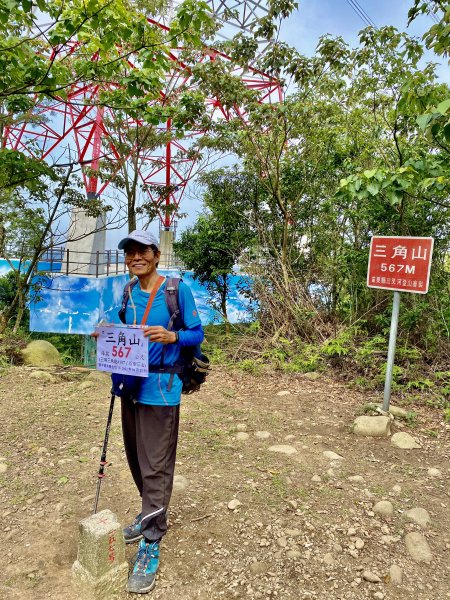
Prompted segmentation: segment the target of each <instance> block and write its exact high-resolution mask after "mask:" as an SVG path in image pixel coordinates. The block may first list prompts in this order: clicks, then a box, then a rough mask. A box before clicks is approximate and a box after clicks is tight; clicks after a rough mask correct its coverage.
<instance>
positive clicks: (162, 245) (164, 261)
mask: <svg viewBox="0 0 450 600" xmlns="http://www.w3.org/2000/svg"><path fill="white" fill-rule="evenodd" d="M173 240H174V231H173V229H160V230H159V249H160V250H161V258H160V261H159V266H160V267H161V269H170V268H171V267H174V266H176V262H177V261H176V259H175V255H174V253H173Z"/></svg>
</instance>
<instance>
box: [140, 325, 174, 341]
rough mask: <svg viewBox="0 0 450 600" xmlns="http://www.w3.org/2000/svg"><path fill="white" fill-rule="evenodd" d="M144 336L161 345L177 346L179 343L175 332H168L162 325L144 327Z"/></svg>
mask: <svg viewBox="0 0 450 600" xmlns="http://www.w3.org/2000/svg"><path fill="white" fill-rule="evenodd" d="M144 335H145V337H149V338H150V341H151V342H159V343H160V344H175V342H176V341H177V334H176V333H175V331H167V329H164V327H162V326H161V325H152V326H150V327H144Z"/></svg>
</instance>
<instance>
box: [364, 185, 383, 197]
mask: <svg viewBox="0 0 450 600" xmlns="http://www.w3.org/2000/svg"><path fill="white" fill-rule="evenodd" d="M367 191H368V192H369V194H372V196H376V195H377V194H378V192H379V191H380V186H379V185H378V183H375V182H371V183H369V185H368V186H367Z"/></svg>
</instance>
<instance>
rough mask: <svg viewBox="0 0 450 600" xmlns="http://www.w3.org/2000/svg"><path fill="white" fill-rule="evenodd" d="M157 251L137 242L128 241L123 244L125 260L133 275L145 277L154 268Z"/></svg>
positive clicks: (157, 255)
mask: <svg viewBox="0 0 450 600" xmlns="http://www.w3.org/2000/svg"><path fill="white" fill-rule="evenodd" d="M158 261H159V252H154V251H153V250H152V249H151V248H150V246H144V245H143V244H139V242H130V243H129V244H127V245H126V246H125V262H126V264H127V267H128V268H129V269H130V270H131V272H132V273H133V275H137V276H138V277H145V275H150V274H151V273H153V271H155V270H156V263H157V262H158Z"/></svg>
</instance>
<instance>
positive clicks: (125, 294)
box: [119, 277, 139, 323]
mask: <svg viewBox="0 0 450 600" xmlns="http://www.w3.org/2000/svg"><path fill="white" fill-rule="evenodd" d="M138 281H139V280H138V278H137V277H134V279H130V281H127V283H126V284H125V287H124V288H123V296H122V305H121V307H120V310H119V319H120V320H121V321H122V323H125V312H126V310H127V304H128V299H129V297H130V294H131V292H132V291H133V288H134V286H135V285H136V284H137V282H138Z"/></svg>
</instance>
